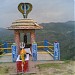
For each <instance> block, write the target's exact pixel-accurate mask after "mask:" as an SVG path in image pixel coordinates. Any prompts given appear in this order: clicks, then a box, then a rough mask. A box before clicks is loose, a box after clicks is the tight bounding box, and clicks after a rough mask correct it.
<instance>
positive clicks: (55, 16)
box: [0, 0, 74, 28]
mask: <svg viewBox="0 0 75 75" xmlns="http://www.w3.org/2000/svg"><path fill="white" fill-rule="evenodd" d="M21 2H29V3H31V4H32V5H33V9H32V11H31V13H30V14H29V15H28V18H32V19H34V20H35V21H37V22H38V23H49V22H66V21H73V20H74V0H0V27H3V28H5V27H9V26H10V25H11V24H12V22H13V21H15V20H17V19H21V18H23V16H22V14H21V13H20V12H19V11H18V9H17V7H18V4H19V3H21Z"/></svg>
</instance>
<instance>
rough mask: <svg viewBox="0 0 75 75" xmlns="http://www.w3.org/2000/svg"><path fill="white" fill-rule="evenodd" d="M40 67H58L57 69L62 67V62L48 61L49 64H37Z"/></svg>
mask: <svg viewBox="0 0 75 75" xmlns="http://www.w3.org/2000/svg"><path fill="white" fill-rule="evenodd" d="M36 66H37V67H38V68H39V69H42V68H56V69H60V67H61V66H60V64H57V63H47V64H38V65H36Z"/></svg>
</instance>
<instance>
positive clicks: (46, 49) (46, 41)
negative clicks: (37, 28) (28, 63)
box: [44, 40, 49, 51]
mask: <svg viewBox="0 0 75 75" xmlns="http://www.w3.org/2000/svg"><path fill="white" fill-rule="evenodd" d="M44 46H49V44H48V40H44ZM44 50H45V51H48V47H44Z"/></svg>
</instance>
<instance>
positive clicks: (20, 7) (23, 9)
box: [18, 3, 32, 18]
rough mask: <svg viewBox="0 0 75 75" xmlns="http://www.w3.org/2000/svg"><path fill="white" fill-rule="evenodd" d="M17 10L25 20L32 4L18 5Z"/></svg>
mask: <svg viewBox="0 0 75 75" xmlns="http://www.w3.org/2000/svg"><path fill="white" fill-rule="evenodd" d="M18 10H19V11H20V12H21V13H22V14H23V17H24V18H27V16H28V14H29V13H30V12H31V10H32V4H30V3H20V4H19V5H18Z"/></svg>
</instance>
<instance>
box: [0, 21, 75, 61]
mask: <svg viewBox="0 0 75 75" xmlns="http://www.w3.org/2000/svg"><path fill="white" fill-rule="evenodd" d="M74 24H75V22H74V21H68V22H65V23H61V22H59V23H53V22H52V23H41V24H40V25H42V26H43V27H44V29H42V30H38V31H36V41H43V40H44V39H47V40H48V41H49V42H51V43H54V42H55V41H56V40H57V41H58V42H59V43H60V50H61V59H62V60H63V59H75V50H74V49H75V43H74V41H75V31H74V30H75V29H74V26H75V25H74ZM13 37H14V35H13V31H9V30H6V29H4V28H0V42H3V41H13V39H14V38H13ZM38 38H39V39H38Z"/></svg>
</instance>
